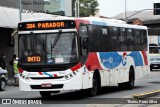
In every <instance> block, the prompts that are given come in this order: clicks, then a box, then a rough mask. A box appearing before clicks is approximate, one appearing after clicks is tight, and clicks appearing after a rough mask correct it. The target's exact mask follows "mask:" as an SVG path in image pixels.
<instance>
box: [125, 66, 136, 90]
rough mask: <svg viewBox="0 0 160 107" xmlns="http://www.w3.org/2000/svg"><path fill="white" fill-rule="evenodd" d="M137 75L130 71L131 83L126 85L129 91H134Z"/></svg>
mask: <svg viewBox="0 0 160 107" xmlns="http://www.w3.org/2000/svg"><path fill="white" fill-rule="evenodd" d="M134 77H135V75H134V70H133V69H130V72H129V81H128V82H127V83H126V87H127V88H128V89H133V88H134V80H135V78H134Z"/></svg>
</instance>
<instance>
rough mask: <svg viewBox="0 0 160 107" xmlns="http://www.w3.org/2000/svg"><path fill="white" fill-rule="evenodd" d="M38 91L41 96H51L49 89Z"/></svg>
mask: <svg viewBox="0 0 160 107" xmlns="http://www.w3.org/2000/svg"><path fill="white" fill-rule="evenodd" d="M39 93H40V95H41V96H42V97H43V98H48V97H50V96H51V92H49V91H40V92H39Z"/></svg>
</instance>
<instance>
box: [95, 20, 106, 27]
mask: <svg viewBox="0 0 160 107" xmlns="http://www.w3.org/2000/svg"><path fill="white" fill-rule="evenodd" d="M92 23H93V24H95V25H102V26H106V25H107V23H105V22H99V21H92Z"/></svg>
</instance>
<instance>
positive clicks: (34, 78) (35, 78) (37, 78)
mask: <svg viewBox="0 0 160 107" xmlns="http://www.w3.org/2000/svg"><path fill="white" fill-rule="evenodd" d="M63 77H64V76H60V77H30V78H31V79H33V80H39V79H61V78H63Z"/></svg>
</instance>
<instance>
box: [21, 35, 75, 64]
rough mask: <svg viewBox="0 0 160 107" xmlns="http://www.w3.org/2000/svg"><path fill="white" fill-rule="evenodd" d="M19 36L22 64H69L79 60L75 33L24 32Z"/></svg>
mask: <svg viewBox="0 0 160 107" xmlns="http://www.w3.org/2000/svg"><path fill="white" fill-rule="evenodd" d="M19 37H20V38H19V46H20V47H21V48H19V49H20V50H19V63H20V64H23V65H28V64H30V65H32V64H33V65H52V64H67V63H73V62H76V61H77V60H78V49H77V48H78V46H77V39H76V38H77V37H76V34H75V33H49V34H25V35H23V34H22V35H20V36H19Z"/></svg>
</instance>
